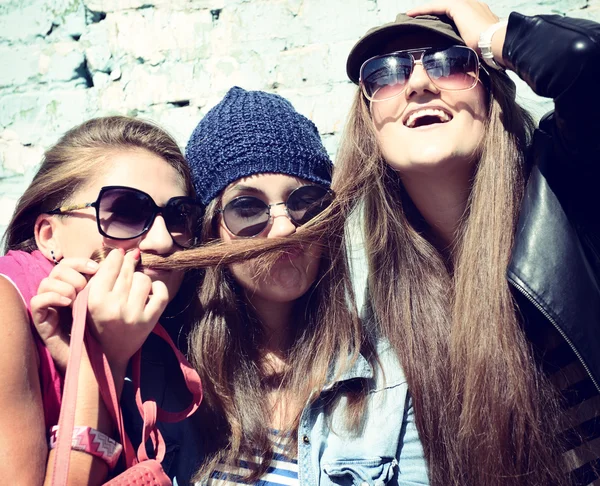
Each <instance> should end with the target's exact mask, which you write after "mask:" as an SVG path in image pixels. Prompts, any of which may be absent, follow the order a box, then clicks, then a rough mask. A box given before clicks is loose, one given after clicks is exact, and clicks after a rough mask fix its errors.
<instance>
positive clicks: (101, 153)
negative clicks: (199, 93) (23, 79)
mask: <svg viewBox="0 0 600 486" xmlns="http://www.w3.org/2000/svg"><path fill="white" fill-rule="evenodd" d="M132 149H144V150H147V151H149V152H151V153H152V154H154V155H157V156H158V157H161V158H162V159H164V160H165V161H166V162H167V163H168V164H169V165H171V166H172V167H173V168H174V169H175V170H176V171H177V173H178V174H179V176H180V177H181V180H182V182H183V184H184V187H185V190H186V193H187V194H188V195H193V193H194V191H193V186H192V183H191V176H190V172H189V168H188V165H187V163H186V161H185V158H184V156H183V154H182V152H181V149H180V148H179V146H178V145H177V142H175V140H174V139H173V138H172V137H171V136H170V135H169V134H168V133H167V132H165V131H164V130H163V129H162V128H160V127H158V126H156V125H154V124H152V123H150V122H148V121H144V120H140V119H136V118H129V117H125V116H109V117H102V118H94V119H91V120H88V121H86V122H84V123H82V124H81V125H78V126H76V127H74V128H72V129H71V130H69V131H68V132H66V133H65V134H64V135H63V136H62V137H61V138H60V140H59V141H58V142H57V143H56V144H55V145H54V146H52V147H51V148H50V149H49V150H48V151H46V153H45V154H44V158H43V160H42V163H41V165H40V168H39V169H38V171H37V173H36V174H35V176H34V177H33V180H32V182H31V184H30V185H29V187H28V188H27V189H26V190H25V192H24V193H23V195H22V196H21V198H20V199H19V201H18V203H17V206H16V208H15V211H14V213H13V217H12V219H11V221H10V224H9V225H8V228H7V229H6V233H5V235H4V250H5V251H8V250H23V251H33V250H35V249H36V248H37V246H36V243H35V238H34V224H35V220H36V218H37V217H38V216H39V215H40V214H42V213H44V212H46V211H50V210H52V209H54V208H56V207H59V206H61V205H62V204H64V203H65V202H67V201H68V200H69V198H70V197H71V196H72V195H73V194H74V193H75V192H76V191H77V190H78V189H80V188H81V187H83V186H84V185H85V184H87V183H89V182H90V181H91V180H93V178H94V177H95V176H97V175H98V174H99V173H100V172H101V171H102V168H103V162H104V161H105V160H106V159H107V157H109V156H111V155H114V154H115V152H119V151H123V150H132Z"/></svg>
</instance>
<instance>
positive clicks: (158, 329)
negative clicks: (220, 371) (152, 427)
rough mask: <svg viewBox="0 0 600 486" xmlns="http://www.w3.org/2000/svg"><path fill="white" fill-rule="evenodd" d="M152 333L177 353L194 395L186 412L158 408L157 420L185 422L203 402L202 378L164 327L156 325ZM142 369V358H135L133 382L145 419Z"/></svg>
mask: <svg viewBox="0 0 600 486" xmlns="http://www.w3.org/2000/svg"><path fill="white" fill-rule="evenodd" d="M152 332H153V333H154V334H156V335H158V336H160V337H161V338H162V339H164V340H165V341H166V342H167V344H169V346H170V347H171V349H172V350H173V353H175V356H176V357H177V361H178V362H179V369H180V370H181V373H182V374H183V378H184V380H185V384H186V386H187V389H188V391H189V392H190V393H191V395H192V401H191V403H190V404H189V405H188V406H187V407H186V408H185V409H184V410H181V411H179V412H169V411H167V410H163V409H162V408H160V407H157V420H159V421H161V422H167V423H173V422H180V421H181V420H184V419H186V418H187V417H189V416H190V415H192V414H193V413H194V412H195V411H196V410H197V409H198V407H199V406H200V403H201V402H202V384H201V382H200V377H199V376H198V373H197V372H196V370H195V369H194V368H193V367H192V365H191V364H190V363H189V361H188V360H187V359H186V358H185V356H184V355H183V353H182V352H181V351H179V349H177V346H175V343H173V340H172V339H171V336H169V333H168V332H167V331H166V330H165V328H164V327H162V326H161V325H160V324H156V326H154V329H153V331H152ZM140 368H141V359H140V356H135V357H134V359H133V362H132V372H133V377H132V381H133V386H134V389H135V392H136V393H135V399H136V402H137V406H138V410H139V411H140V414H141V415H142V417H143V416H144V413H143V410H144V404H143V403H142V395H141V392H140Z"/></svg>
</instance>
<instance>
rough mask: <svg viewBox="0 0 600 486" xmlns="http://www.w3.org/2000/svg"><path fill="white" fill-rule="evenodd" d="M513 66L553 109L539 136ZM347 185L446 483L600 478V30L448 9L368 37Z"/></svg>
mask: <svg viewBox="0 0 600 486" xmlns="http://www.w3.org/2000/svg"><path fill="white" fill-rule="evenodd" d="M505 69H509V70H511V71H513V72H514V73H516V74H517V75H518V76H519V77H521V78H522V79H523V80H525V81H526V82H527V83H528V84H529V86H531V88H532V89H533V90H534V91H535V92H536V93H537V94H539V95H541V96H545V97H550V98H553V99H554V104H555V110H554V111H553V112H552V113H550V114H548V115H547V116H545V117H544V118H543V120H542V121H541V123H540V125H539V127H538V128H537V129H535V130H534V126H533V123H532V120H531V118H530V117H529V115H528V114H527V113H526V112H525V111H524V110H523V109H522V108H521V107H520V106H519V105H518V104H517V103H516V102H515V86H514V84H513V82H512V81H511V80H510V78H509V77H508V76H507V74H506V71H505ZM347 71H348V75H349V77H350V79H351V80H352V81H354V82H355V83H357V84H359V89H358V90H357V93H356V97H355V100H354V104H353V108H352V111H351V115H350V119H349V121H348V125H347V128H346V133H345V138H344V141H343V143H342V146H341V148H340V152H339V154H340V155H339V164H338V166H337V168H336V175H335V180H334V183H333V188H334V190H335V191H336V194H337V197H338V199H339V200H340V201H342V203H344V204H345V203H348V204H350V205H352V204H354V202H355V201H359V202H362V203H363V206H362V207H363V208H364V214H363V216H364V221H365V223H364V225H365V226H364V231H365V238H366V250H367V256H368V261H369V265H370V278H369V289H368V300H369V304H370V307H371V308H372V311H373V312H374V315H375V316H376V319H377V322H378V324H379V328H380V330H381V332H382V333H383V335H384V336H385V337H387V338H388V339H390V340H391V341H392V343H393V344H394V347H395V350H396V352H397V355H398V357H399V360H400V362H401V364H402V366H403V369H404V371H405V373H406V376H407V381H408V384H409V388H410V390H411V396H412V397H413V402H414V408H415V417H416V424H417V428H418V430H419V433H420V437H421V440H422V442H423V446H424V450H425V456H426V458H427V460H428V465H429V472H430V481H431V482H432V484H444V485H447V484H456V485H459V484H460V485H465V484H468V485H481V484H486V485H492V484H493V485H534V484H545V485H547V484H552V485H555V484H591V483H592V482H593V481H595V480H597V478H598V477H599V474H598V471H599V470H600V467H599V466H600V454H599V452H600V442H599V440H598V439H597V438H598V437H600V406H599V405H598V404H599V403H600V396H599V393H598V383H599V380H600V354H599V353H598V349H600V331H599V329H600V327H599V325H600V291H599V286H598V282H599V281H600V278H599V277H600V260H599V258H598V255H600V231H599V230H600V226H599V223H598V222H599V221H600V219H599V218H598V215H597V211H598V209H599V208H600V204H598V202H599V201H598V196H597V195H598V190H597V188H596V187H595V186H596V185H597V182H598V168H597V158H598V155H599V154H600V151H599V141H600V138H599V137H598V133H600V117H599V116H598V113H600V97H598V96H597V95H596V94H595V92H594V91H593V89H594V88H595V86H596V85H597V80H598V76H599V75H600V25H598V24H596V23H594V22H591V21H587V20H578V19H571V18H565V17H559V16H554V15H540V16H535V17H526V16H523V15H520V14H518V13H512V14H511V15H510V17H509V19H508V22H506V21H504V22H498V18H497V17H496V16H495V15H494V14H493V13H492V12H491V11H490V9H489V8H488V6H487V5H485V4H483V3H481V2H478V1H475V0H457V1H454V2H450V1H446V0H441V1H439V2H436V3H435V4H431V5H430V6H426V7H422V8H418V9H414V10H412V11H410V12H408V13H407V14H406V15H405V14H400V15H398V17H397V18H396V21H395V22H392V23H391V24H387V25H384V26H380V27H377V28H375V29H373V30H371V31H369V32H368V33H367V34H366V35H365V36H364V37H363V38H362V39H360V40H359V41H358V43H357V44H356V45H355V46H354V48H353V49H352V51H351V53H350V55H349V58H348V63H347Z"/></svg>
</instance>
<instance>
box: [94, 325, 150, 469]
mask: <svg viewBox="0 0 600 486" xmlns="http://www.w3.org/2000/svg"><path fill="white" fill-rule="evenodd" d="M85 343H86V346H87V349H88V354H89V358H90V362H91V365H92V368H93V370H94V375H95V376H96V380H97V381H98V388H99V389H100V395H101V396H102V400H103V401H104V404H105V405H106V408H107V410H108V413H109V415H110V417H111V418H112V420H113V423H114V424H116V426H117V431H118V432H119V437H120V438H121V444H122V446H123V455H124V457H125V464H126V466H127V467H131V466H133V465H134V464H136V463H137V462H138V461H137V456H136V453H135V449H134V447H133V445H132V444H131V440H129V437H128V435H127V433H126V431H125V425H124V423H123V413H122V410H121V405H120V403H119V398H118V396H117V390H116V388H115V381H114V379H113V376H112V372H111V370H110V365H109V364H108V360H107V359H106V355H105V354H104V352H103V351H102V347H101V346H100V344H99V343H98V341H96V339H94V337H93V336H92V335H91V333H90V332H89V331H88V332H86V333H85Z"/></svg>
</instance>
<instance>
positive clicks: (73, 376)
mask: <svg viewBox="0 0 600 486" xmlns="http://www.w3.org/2000/svg"><path fill="white" fill-rule="evenodd" d="M88 294H89V288H88V287H86V288H84V289H83V290H82V291H81V292H80V293H79V295H78V296H77V298H76V299H75V303H74V304H73V325H72V329H71V343H70V353H69V360H68V363H67V372H66V376H65V388H64V392H63V400H62V405H61V411H60V418H59V422H58V425H59V432H58V438H57V448H56V460H55V465H54V471H53V475H52V485H53V486H62V485H65V484H67V478H68V474H69V462H70V456H71V437H72V435H73V428H74V425H75V424H74V420H75V406H76V404H77V385H78V377H79V368H80V364H81V355H82V351H83V345H84V342H85V344H86V346H87V349H88V355H89V359H90V363H91V365H92V368H93V370H94V374H95V376H96V380H97V381H98V387H99V390H100V394H101V396H102V399H103V401H104V403H105V405H106V407H107V409H108V412H109V414H110V416H111V417H112V419H113V421H114V423H115V424H116V426H117V430H118V432H119V436H120V437H121V444H122V445H123V453H124V456H125V464H126V466H127V467H128V468H129V467H131V466H133V465H134V464H136V463H138V462H139V461H145V460H148V454H147V452H146V442H147V441H148V439H150V440H151V441H152V444H153V447H154V453H155V458H156V460H157V461H159V462H162V460H163V458H164V455H165V451H166V446H165V441H164V439H163V437H162V434H161V433H160V430H158V428H157V426H156V422H157V420H160V421H163V422H179V421H181V420H184V419H185V418H187V417H189V416H190V415H192V414H193V413H194V412H195V411H196V410H197V409H198V407H199V405H200V402H201V401H202V384H201V382H200V377H199V376H198V373H197V372H196V370H194V368H193V367H192V366H191V365H190V363H189V362H188V361H187V359H186V358H185V356H184V355H183V354H182V353H181V352H180V351H179V349H177V347H176V346H175V344H174V343H173V340H172V339H171V337H170V336H169V334H168V333H167V331H166V330H165V329H164V328H163V327H162V326H161V325H160V324H156V326H155V328H154V330H153V332H154V333H155V334H157V335H158V336H160V337H161V338H162V339H164V340H165V341H166V342H167V343H168V344H169V346H170V347H171V349H172V350H173V352H174V353H175V356H176V357H177V360H178V362H179V367H180V369H181V372H182V373H183V377H184V379H185V382H186V386H187V388H188V390H189V391H190V393H191V394H192V401H191V403H190V405H189V406H188V407H186V408H185V409H184V410H182V411H180V412H169V411H166V410H163V409H161V408H160V407H158V406H157V404H156V401H155V400H146V401H145V402H142V396H141V390H140V373H141V350H138V351H137V352H136V353H135V354H134V356H133V357H132V371H133V379H132V382H133V387H134V392H135V397H136V403H137V406H138V410H139V412H140V415H141V416H142V419H143V429H142V433H143V437H142V442H141V444H140V446H139V448H138V450H137V455H136V451H135V449H134V447H133V445H132V443H131V441H130V440H129V437H128V436H127V433H126V431H125V427H124V423H123V413H122V411H121V407H120V404H119V398H118V396H117V392H116V388H115V383H114V379H113V376H112V373H111V370H110V366H109V363H108V360H107V359H106V355H105V354H104V352H103V351H102V347H101V346H100V344H99V343H98V342H97V341H96V339H94V337H93V336H92V335H91V333H90V332H89V330H86V329H85V323H86V317H87V298H88ZM63 432H64V433H63ZM61 437H62V440H61Z"/></svg>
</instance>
